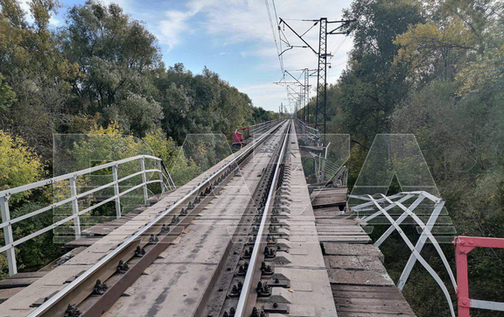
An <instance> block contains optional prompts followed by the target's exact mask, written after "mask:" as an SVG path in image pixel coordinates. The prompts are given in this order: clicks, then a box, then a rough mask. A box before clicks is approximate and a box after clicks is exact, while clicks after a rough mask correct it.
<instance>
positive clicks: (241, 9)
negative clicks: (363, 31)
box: [163, 0, 352, 109]
mask: <svg viewBox="0 0 504 317" xmlns="http://www.w3.org/2000/svg"><path fill="white" fill-rule="evenodd" d="M268 2H269V3H270V8H271V10H272V6H271V3H272V2H271V0H268ZM350 2H351V0H344V1H333V0H310V2H309V4H308V3H307V1H303V0H276V1H275V4H276V7H277V9H278V14H279V16H280V17H282V18H284V19H286V20H287V22H288V23H289V24H290V25H291V26H292V27H293V28H294V29H296V30H297V31H298V32H299V33H303V32H304V31H305V30H307V29H309V28H310V26H312V25H313V23H312V22H301V21H296V20H297V19H318V18H320V17H321V16H326V17H328V19H340V18H341V15H342V9H343V8H346V7H348V6H349V5H350ZM271 13H272V18H273V20H274V21H273V24H274V25H275V27H276V21H275V16H274V11H273V10H272V11H271ZM179 14H180V17H183V18H178V19H177V18H176V17H178V15H175V16H172V17H171V19H170V20H171V22H170V23H168V24H166V22H164V23H165V24H163V25H164V26H167V27H168V26H169V27H170V29H169V30H164V32H166V33H167V34H169V36H168V37H166V38H165V40H168V41H167V44H168V45H170V47H173V46H174V45H177V44H178V43H180V36H181V34H182V33H184V32H187V23H188V22H189V20H190V19H191V18H192V17H194V16H195V15H196V14H201V15H202V16H204V17H205V19H203V21H204V22H203V23H201V25H202V30H204V32H207V33H208V34H210V35H213V36H215V37H216V40H219V41H223V42H222V43H221V45H229V44H235V43H240V42H246V43H254V44H255V45H251V46H252V47H254V46H255V48H251V49H250V50H248V51H241V52H240V55H241V56H242V57H243V58H250V57H253V56H255V57H260V59H261V62H260V63H259V65H257V67H256V70H257V71H274V70H275V69H277V70H278V77H279V78H278V79H280V77H281V71H280V67H279V62H278V58H277V52H276V48H275V44H274V41H273V34H272V30H271V25H270V21H269V19H268V12H267V9H266V5H265V2H264V1H257V0H221V1H213V0H192V1H189V3H188V4H187V10H186V11H179ZM199 17H200V16H198V19H199ZM199 20H201V19H199ZM318 31H319V26H318V25H316V26H314V27H313V28H312V29H311V31H309V32H308V33H306V35H305V38H306V41H307V42H308V43H309V44H310V45H311V46H312V47H314V49H315V50H318ZM275 33H276V30H275ZM285 34H286V35H287V37H288V40H289V42H290V43H291V44H292V45H303V43H302V42H301V41H300V40H299V39H297V38H296V36H295V35H294V34H293V33H292V32H290V31H289V30H288V29H287V28H286V29H285ZM285 47H286V46H285V45H284V48H285ZM338 47H339V49H338V51H337V52H336V54H335V56H334V57H333V58H332V59H331V66H332V68H330V69H329V70H328V82H329V83H334V82H336V80H337V78H338V77H339V75H340V73H341V71H342V70H343V69H344V67H345V64H346V63H345V62H346V60H347V52H348V51H349V50H350V49H351V47H352V41H351V39H347V40H346V41H344V42H343V35H335V36H331V37H330V39H329V41H328V48H329V49H333V52H334V50H335V49H336V48H338ZM283 59H284V65H285V68H286V69H288V70H296V69H300V68H305V67H309V68H316V66H317V59H316V56H315V54H314V53H313V51H311V50H310V49H292V50H289V51H287V52H285V53H284V54H283ZM312 80H314V78H312ZM314 85H315V83H314V82H313V83H312V86H314ZM241 89H242V90H243V91H244V92H246V93H247V94H249V95H250V97H251V98H252V100H253V101H254V103H255V104H256V105H257V106H262V107H264V108H270V109H274V108H275V107H277V106H278V104H279V103H280V102H281V101H282V100H283V99H284V98H285V97H286V93H285V88H282V87H279V86H276V85H274V84H273V83H269V82H268V83H263V84H259V85H253V86H245V87H241ZM283 101H284V103H285V100H283Z"/></svg>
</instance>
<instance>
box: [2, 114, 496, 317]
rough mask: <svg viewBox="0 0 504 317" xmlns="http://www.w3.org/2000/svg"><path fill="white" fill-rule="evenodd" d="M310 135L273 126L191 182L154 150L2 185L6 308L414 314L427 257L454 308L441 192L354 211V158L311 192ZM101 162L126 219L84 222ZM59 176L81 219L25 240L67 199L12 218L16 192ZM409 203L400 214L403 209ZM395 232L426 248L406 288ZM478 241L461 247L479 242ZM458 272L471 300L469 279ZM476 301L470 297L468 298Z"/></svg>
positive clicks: (352, 316)
mask: <svg viewBox="0 0 504 317" xmlns="http://www.w3.org/2000/svg"><path fill="white" fill-rule="evenodd" d="M303 133H306V127H303V124H302V123H300V122H298V121H295V120H292V119H288V120H277V121H274V122H270V123H268V124H265V125H261V126H260V127H259V128H257V129H256V131H255V132H254V131H252V132H251V134H252V136H253V138H252V141H251V142H249V143H248V144H247V145H246V146H244V147H242V148H241V149H240V150H239V151H237V152H235V153H233V154H231V155H230V156H228V157H226V158H225V159H223V160H222V161H220V162H219V163H217V164H216V165H214V166H212V167H211V168H210V169H208V170H207V171H205V172H204V173H202V174H201V175H199V176H198V177H196V178H194V179H193V180H191V181H190V182H188V183H187V184H185V185H184V186H181V187H178V188H176V187H175V186H174V183H173V181H172V180H171V178H170V176H169V174H168V173H167V172H166V171H165V170H164V169H163V168H162V164H161V162H160V160H159V159H158V158H155V157H149V156H140V157H134V158H130V159H126V160H123V161H118V162H112V163H110V164H108V165H107V166H98V167H94V168H93V170H86V171H79V172H76V173H71V174H68V175H62V176H58V177H57V178H54V179H51V180H47V181H42V182H39V183H35V184H30V185H26V186H23V187H22V188H17V189H11V190H9V191H4V192H2V193H1V195H0V204H1V207H2V224H1V227H2V229H3V231H4V239H5V244H4V246H3V247H1V248H0V251H2V252H5V253H6V254H7V258H8V262H9V268H10V273H11V277H10V278H8V279H5V280H3V281H0V301H1V304H0V316H9V317H17V316H57V317H59V316H61V317H63V316H64V317H77V316H106V317H112V316H179V317H190V316H202V317H231V316H236V317H238V316H239V317H250V316H252V317H263V316H270V317H281V316H284V317H286V316H295V317H304V316H306V317H308V316H316V317H336V316H339V317H369V316H378V317H390V316H405V317H412V316H415V314H414V312H413V310H412V309H411V307H410V305H409V304H408V302H407V301H406V300H405V298H404V297H403V295H402V292H401V289H402V287H404V284H405V283H406V281H407V279H408V276H409V274H410V272H411V270H412V268H413V266H414V265H415V264H417V265H423V266H424V267H425V268H426V269H427V270H429V272H430V273H431V274H432V276H433V277H434V278H435V279H436V281H437V282H438V284H439V285H440V287H441V288H442V290H443V292H444V293H445V295H446V298H447V303H448V304H449V305H450V308H451V311H452V315H454V309H453V304H452V303H451V298H452V296H453V287H454V288H455V289H457V279H456V278H455V276H454V274H453V273H452V272H451V269H450V266H449V265H448V263H447V262H445V261H446V258H445V257H444V255H442V252H441V253H440V256H441V258H442V260H443V263H445V264H446V268H447V271H448V273H449V274H448V275H449V276H450V280H451V282H452V284H453V285H448V287H447V286H445V285H444V284H443V282H442V281H441V280H440V279H439V276H438V274H437V273H436V272H431V270H432V268H431V267H430V266H429V265H428V263H426V262H425V261H424V260H423V258H422V256H421V250H422V247H423V246H424V244H425V243H426V241H430V242H431V243H432V244H433V245H434V246H435V247H436V249H437V250H438V247H439V245H438V244H437V242H436V240H435V238H434V237H433V236H432V234H431V229H432V228H433V226H434V224H435V221H436V219H437V217H438V216H439V214H440V212H441V210H442V208H443V204H444V202H443V201H442V200H441V199H439V198H437V197H435V196H433V195H432V194H430V193H427V192H403V193H399V194H396V195H394V196H384V195H382V196H380V197H377V196H354V197H351V198H352V199H355V200H357V201H358V203H356V204H353V205H349V204H347V199H348V193H347V187H346V179H347V178H346V171H345V168H344V167H342V166H340V167H338V168H333V170H332V172H331V176H330V177H327V175H326V176H325V179H328V178H330V179H331V181H332V183H331V186H330V187H327V186H318V187H317V186H316V187H313V186H312V187H309V186H308V184H307V182H306V177H305V173H304V170H303V164H302V161H301V159H302V157H303V155H304V156H306V155H311V154H310V153H316V152H317V151H320V149H319V148H317V147H316V146H314V148H312V149H310V146H309V145H306V144H304V145H301V144H300V143H302V142H301V141H300V140H301V139H303V138H304V139H308V138H309V139H315V138H316V136H315V135H313V134H310V135H309V137H306V135H305V136H301V135H302V134H303ZM303 143H304V142H303ZM303 152H304V154H303ZM149 160H151V161H152V164H151V165H152V166H150V165H148V164H147V161H149ZM136 161H138V162H140V167H141V170H140V171H138V172H135V173H132V174H131V175H134V176H139V177H141V182H140V183H139V184H138V185H136V186H133V187H131V188H133V189H131V188H130V189H129V190H134V189H141V190H143V193H144V200H145V206H143V207H138V208H136V209H134V210H133V211H131V212H129V213H125V214H123V213H122V210H121V197H123V195H125V193H126V192H121V191H120V187H119V186H118V184H119V183H120V182H121V181H124V180H125V179H128V178H129V179H131V178H132V177H134V176H131V175H127V176H121V175H120V174H119V173H118V170H119V169H120V166H121V165H122V164H127V163H130V162H136ZM101 168H109V169H110V168H111V169H112V172H113V182H111V183H107V184H104V185H102V188H105V187H110V188H113V189H114V194H113V195H112V196H111V197H108V198H106V199H104V200H103V201H102V202H100V203H98V204H97V205H99V204H102V203H103V204H104V203H107V202H115V204H116V205H115V206H116V216H117V217H116V219H115V220H112V221H107V222H103V223H99V224H95V225H94V226H91V227H87V228H84V229H82V228H81V224H80V218H81V217H82V215H84V214H86V213H88V212H90V211H91V210H93V208H96V207H95V206H96V205H95V206H91V207H88V208H86V209H81V208H80V206H79V203H78V202H79V199H80V198H82V197H84V196H85V194H89V193H81V192H79V191H78V190H77V187H78V185H77V184H78V181H76V179H77V178H78V177H79V176H81V175H84V174H88V173H90V172H93V171H98V170H100V169H101ZM327 170H330V168H328V169H327ZM148 173H151V174H154V175H158V176H159V178H155V179H153V178H148V177H147V174H148ZM319 176H320V175H319ZM317 177H318V176H317ZM321 179H322V180H323V179H324V177H322V178H321ZM57 182H68V186H70V189H71V191H70V194H71V195H70V197H68V198H67V199H64V200H60V201H58V202H56V203H55V204H57V205H58V206H60V205H63V204H69V205H70V206H71V207H72V214H71V215H69V216H68V217H66V218H64V219H61V220H59V221H57V222H55V223H54V224H53V225H52V226H50V227H47V228H44V229H42V230H39V231H36V232H33V233H32V234H30V235H28V236H26V237H21V238H17V239H14V235H13V232H12V227H13V226H14V225H15V224H16V223H18V222H21V221H23V220H26V219H28V218H30V217H34V216H36V215H39V214H41V213H44V212H50V211H51V210H52V209H53V208H54V207H55V206H54V205H51V206H47V207H45V208H42V209H40V210H37V211H33V212H31V213H29V214H26V215H23V216H21V217H18V218H14V219H11V217H10V214H9V200H8V198H9V196H10V195H13V194H15V193H19V192H22V191H24V190H32V189H34V188H37V187H40V186H46V185H48V184H55V183H57ZM151 184H159V185H160V189H161V193H160V194H157V195H156V196H154V197H148V191H147V188H148V185H151ZM93 190H95V189H93ZM421 205H422V206H425V205H427V206H428V207H425V208H427V209H429V208H430V209H429V210H430V213H429V217H428V221H425V222H424V221H423V220H422V219H420V218H418V217H417V216H416V214H415V213H414V211H415V209H416V208H420V207H419V206H421ZM396 209H399V210H400V211H401V212H400V213H399V215H396V214H393V213H392V212H391V211H392V210H396ZM363 214H364V215H365V216H362V215H363ZM376 217H382V218H383V219H385V220H388V221H389V225H390V226H389V229H388V230H387V231H386V232H385V233H384V234H383V235H382V237H381V238H380V240H378V241H376V242H375V243H374V244H373V243H371V242H372V241H371V239H370V237H369V235H368V233H367V232H366V230H365V225H366V223H367V222H368V221H371V220H372V219H374V218H376ZM406 218H411V219H413V221H415V223H416V225H417V226H418V227H420V228H421V230H422V231H421V232H422V234H421V236H420V239H419V240H418V241H417V242H416V243H415V244H413V243H412V242H411V241H410V240H408V238H407V237H405V236H404V232H403V231H402V229H401V227H400V225H401V223H402V222H403V221H405V220H406ZM64 224H71V228H73V230H74V234H75V239H74V240H72V241H69V242H67V243H66V244H65V248H66V249H67V251H68V252H67V253H66V254H65V255H64V256H62V257H61V258H59V259H58V260H56V261H54V262H53V263H51V264H50V265H48V266H47V267H45V268H43V269H42V270H40V271H37V272H18V271H17V266H16V253H15V249H16V247H18V246H19V245H20V244H22V243H24V242H26V241H29V240H30V239H33V238H34V237H36V236H38V235H40V234H43V233H45V232H47V231H49V230H53V229H54V228H56V227H58V226H60V225H64ZM394 231H397V232H398V233H400V235H401V236H402V237H403V238H404V241H405V243H406V244H407V245H408V247H409V248H410V250H411V252H412V253H411V258H410V261H408V264H407V266H406V267H405V269H404V271H403V275H401V279H400V281H399V283H398V286H397V287H396V284H395V283H394V281H393V280H392V279H391V278H390V276H389V275H388V273H387V270H386V269H385V267H384V265H383V261H384V256H383V254H382V253H381V251H380V249H379V247H378V246H379V245H380V244H381V243H382V242H383V241H384V240H385V239H387V238H388V237H389V236H390V234H392V233H393V232H394ZM464 239H465V238H460V239H459V241H461V244H460V247H463V246H468V245H467V244H464V243H465V240H464ZM468 243H469V242H468ZM492 243H494V245H493V247H497V246H499V245H501V242H499V241H492ZM499 243H500V244H499ZM471 246H473V247H477V246H485V241H483V242H481V243H479V242H478V243H476V245H474V244H471ZM466 251H467V250H466ZM469 251H470V250H469ZM469 251H467V252H469ZM467 252H466V253H464V252H461V254H467ZM457 273H459V276H458V282H459V294H461V292H460V280H461V279H462V280H463V277H464V276H463V275H464V273H463V272H462V273H461V272H457ZM466 274H467V273H466ZM464 290H465V288H464V289H463V290H462V292H464ZM462 300H469V301H470V299H469V297H468V294H467V298H462ZM471 305H472V306H471ZM478 305H479V306H480V308H481V307H483V308H486V309H489V308H490V309H499V308H500V309H502V307H501V306H499V305H502V304H499V303H491V302H484V301H473V302H472V304H470V302H469V304H467V303H466V304H465V306H464V307H465V308H464V309H466V310H467V311H468V310H469V308H470V307H477V306H478ZM460 316H462V314H461V315H460Z"/></svg>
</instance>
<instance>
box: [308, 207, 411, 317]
mask: <svg viewBox="0 0 504 317" xmlns="http://www.w3.org/2000/svg"><path fill="white" fill-rule="evenodd" d="M327 201H330V200H327ZM318 206H320V205H318ZM314 213H315V217H316V225H317V231H318V234H319V237H320V243H321V246H322V250H323V252H324V261H325V264H326V268H327V271H328V275H329V279H330V283H331V288H332V292H333V298H334V302H335V303H336V310H337V312H338V317H392V316H403V317H416V315H415V313H414V312H413V310H412V309H411V307H410V305H409V304H408V302H407V301H406V299H405V298H404V296H403V295H402V293H401V291H399V289H397V288H396V287H395V285H394V282H393V281H392V279H391V278H390V276H389V275H388V273H387V270H386V269H385V267H384V266H383V259H384V256H383V254H382V253H381V251H380V250H379V249H378V248H377V247H375V246H374V245H372V244H369V243H370V242H371V239H370V238H369V236H368V235H367V234H366V232H365V231H364V229H363V228H362V227H361V226H360V225H359V223H358V221H357V220H356V219H355V218H354V217H353V216H352V215H348V214H343V212H342V211H340V210H339V208H338V207H334V206H332V207H331V206H329V205H327V206H323V205H322V208H317V209H314Z"/></svg>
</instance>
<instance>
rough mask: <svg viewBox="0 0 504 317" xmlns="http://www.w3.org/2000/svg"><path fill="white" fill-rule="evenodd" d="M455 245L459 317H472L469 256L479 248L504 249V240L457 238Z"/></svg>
mask: <svg viewBox="0 0 504 317" xmlns="http://www.w3.org/2000/svg"><path fill="white" fill-rule="evenodd" d="M453 243H454V244H455V252H456V254H455V259H456V263H457V297H458V316H459V317H470V308H471V299H470V298H469V273H468V267H467V255H468V254H469V252H471V251H472V250H474V248H477V247H480V248H499V249H504V239H497V238H480V237H463V236H461V237H456V238H455V240H454V241H453Z"/></svg>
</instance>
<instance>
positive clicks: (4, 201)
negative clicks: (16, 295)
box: [0, 196, 17, 276]
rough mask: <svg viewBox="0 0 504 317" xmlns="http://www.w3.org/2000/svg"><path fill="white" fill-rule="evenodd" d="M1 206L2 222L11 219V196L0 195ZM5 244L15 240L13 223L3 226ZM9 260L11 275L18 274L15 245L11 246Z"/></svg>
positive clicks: (8, 254) (8, 252)
mask: <svg viewBox="0 0 504 317" xmlns="http://www.w3.org/2000/svg"><path fill="white" fill-rule="evenodd" d="M0 207H1V209H2V223H6V222H9V221H10V211H9V197H8V196H3V197H0ZM3 232H4V239H5V245H8V244H11V243H12V242H14V237H13V235H12V225H11V224H10V223H9V224H8V225H7V227H4V228H3ZM6 252H7V262H8V264H9V275H10V276H12V275H14V274H17V264H16V251H15V250H14V247H10V248H9V249H8V250H7V251H6Z"/></svg>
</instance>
